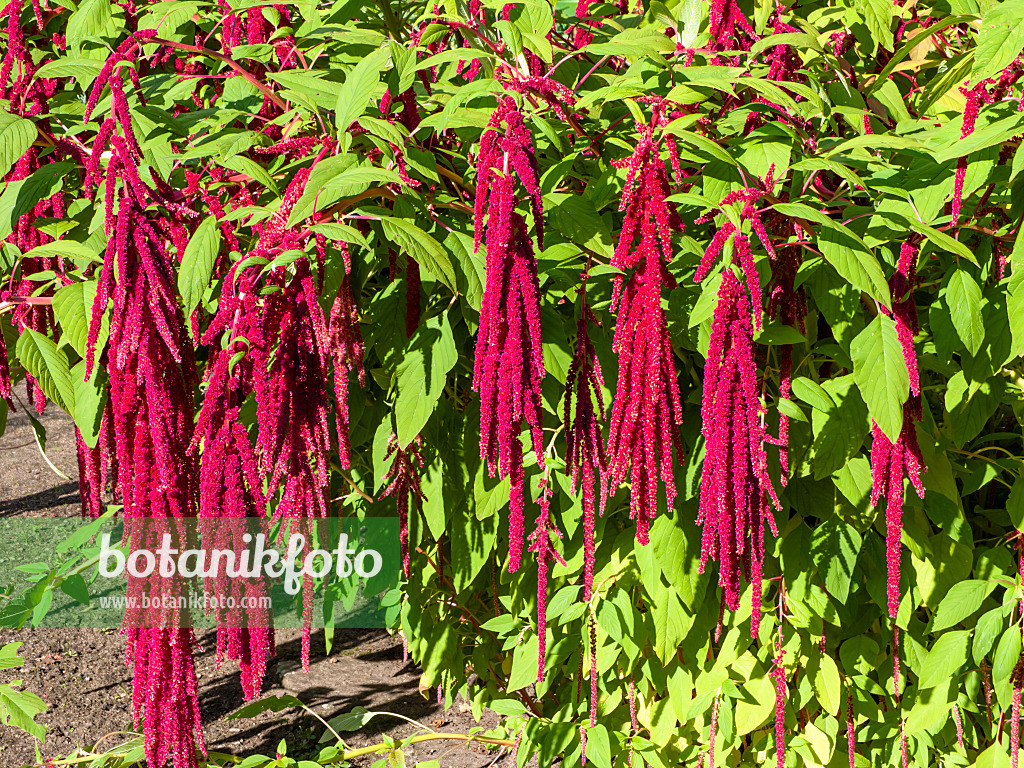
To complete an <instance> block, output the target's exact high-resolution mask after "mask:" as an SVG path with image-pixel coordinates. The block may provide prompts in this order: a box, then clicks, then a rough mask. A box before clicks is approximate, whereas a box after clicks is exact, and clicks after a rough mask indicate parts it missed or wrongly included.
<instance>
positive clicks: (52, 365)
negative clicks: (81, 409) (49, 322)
mask: <svg viewBox="0 0 1024 768" xmlns="http://www.w3.org/2000/svg"><path fill="white" fill-rule="evenodd" d="M17 355H18V359H19V360H20V361H21V364H22V365H24V366H25V370H27V371H28V372H29V373H31V374H32V376H34V377H35V380H36V381H37V382H39V386H40V387H41V388H42V390H43V394H45V395H46V397H47V398H48V399H50V400H52V401H53V402H55V403H56V404H57V405H58V406H59V407H60V408H62V409H63V410H64V411H65V412H66V413H68V414H72V415H73V414H74V412H75V410H74V409H75V387H74V384H73V383H72V381H71V371H70V368H69V366H68V358H67V355H65V354H64V352H63V351H61V350H60V349H58V348H57V345H56V344H55V343H54V342H53V340H52V339H50V338H49V337H47V336H44V335H43V334H41V333H39V332H38V331H34V330H32V329H31V328H26V329H25V330H24V331H22V334H21V336H20V337H19V338H18V347H17Z"/></svg>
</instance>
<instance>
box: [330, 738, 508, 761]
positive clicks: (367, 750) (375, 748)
mask: <svg viewBox="0 0 1024 768" xmlns="http://www.w3.org/2000/svg"><path fill="white" fill-rule="evenodd" d="M439 740H451V741H465V742H471V741H472V742H477V743H479V744H493V745H494V746H499V747H514V746H515V744H516V743H515V742H514V741H509V740H508V739H492V738H489V737H487V736H477V735H476V734H466V733H421V734H420V735H418V736H410V737H409V738H408V739H405V740H403V741H401V742H400V743H399V748H401V747H406V746H409V745H410V744H419V743H420V742H423V741H439ZM389 749H392V747H389V746H388V745H387V744H383V743H381V744H371V745H370V746H368V747H359V749H349V750H347V751H345V752H343V753H342V754H340V755H338V757H336V758H335V759H334V761H332V762H335V761H336V762H340V761H345V760H351V759H352V758H354V757H360V756H362V755H372V754H374V753H376V752H384V751H386V750H389Z"/></svg>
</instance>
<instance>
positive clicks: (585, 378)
mask: <svg viewBox="0 0 1024 768" xmlns="http://www.w3.org/2000/svg"><path fill="white" fill-rule="evenodd" d="M581 280H582V281H583V285H582V286H581V288H580V297H581V309H580V319H579V321H578V322H577V324H576V351H575V353H574V354H573V358H572V362H571V363H570V364H569V373H568V375H567V376H566V379H565V400H564V401H563V404H564V418H563V423H564V424H565V443H566V447H567V449H568V450H567V451H566V465H567V466H568V467H571V472H570V478H571V480H572V483H571V489H572V492H573V493H577V492H579V491H580V489H581V488H582V494H583V601H584V602H585V603H589V602H590V598H591V593H592V591H593V587H594V549H595V543H594V525H595V522H596V517H595V514H594V513H595V511H596V505H595V491H596V490H597V489H598V482H599V479H600V475H601V474H603V473H604V472H605V470H606V469H607V468H608V463H607V460H606V458H605V452H604V441H603V440H602V438H601V425H600V424H599V423H598V419H599V418H600V417H601V416H603V415H604V401H603V396H602V394H601V388H602V387H603V386H604V379H603V378H602V376H601V366H600V364H599V363H598V361H597V352H596V351H595V350H594V344H593V342H592V341H591V340H590V332H589V328H590V324H591V323H593V324H594V325H597V324H598V322H597V318H596V317H594V313H593V312H592V311H591V309H590V305H589V304H587V295H586V281H587V275H586V274H583V275H581ZM574 401H575V403H576V408H575V411H574V410H573V402H574ZM595 404H596V408H595Z"/></svg>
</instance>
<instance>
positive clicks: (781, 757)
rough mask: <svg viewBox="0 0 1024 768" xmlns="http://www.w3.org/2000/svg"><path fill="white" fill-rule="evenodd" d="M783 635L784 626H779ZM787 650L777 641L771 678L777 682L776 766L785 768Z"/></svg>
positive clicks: (780, 633)
mask: <svg viewBox="0 0 1024 768" xmlns="http://www.w3.org/2000/svg"><path fill="white" fill-rule="evenodd" d="M779 635H780V636H781V635H782V627H779ZM785 655H786V652H785V651H784V650H782V644H781V642H780V640H778V639H777V640H776V641H775V659H774V661H773V664H774V666H773V667H772V671H771V673H770V674H771V678H772V680H773V681H774V682H775V766H776V768H784V766H785V765H786V668H785V667H784V666H783V665H782V659H783V657H784V656H785Z"/></svg>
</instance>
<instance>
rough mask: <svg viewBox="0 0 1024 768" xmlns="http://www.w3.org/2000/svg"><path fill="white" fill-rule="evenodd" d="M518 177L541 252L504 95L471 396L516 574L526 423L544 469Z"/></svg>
mask: <svg viewBox="0 0 1024 768" xmlns="http://www.w3.org/2000/svg"><path fill="white" fill-rule="evenodd" d="M502 126H504V127H502ZM517 178H518V179H519V181H520V183H521V184H522V186H523V188H524V190H525V192H526V194H527V196H528V198H529V200H530V206H531V208H532V211H533V219H534V227H535V231H536V238H537V245H538V247H543V241H544V231H543V215H544V212H543V205H542V203H541V192H540V183H539V180H538V175H537V161H536V159H535V158H534V154H533V139H532V136H531V134H530V129H529V128H527V126H526V124H525V121H524V119H523V115H522V113H521V112H520V111H519V108H518V106H517V105H516V102H515V100H514V99H513V98H512V97H511V96H508V95H505V96H503V97H502V98H501V100H500V101H499V103H498V107H497V108H496V109H495V110H494V112H493V114H492V115H491V118H490V120H489V121H488V124H487V128H486V129H485V130H484V133H483V136H482V137H481V139H480V153H479V157H478V158H477V187H476V205H475V209H474V210H475V215H474V220H473V221H474V250H478V249H479V247H480V245H481V244H482V243H483V242H484V241H485V235H486V246H487V267H486V280H485V283H484V295H483V300H482V301H481V306H480V326H479V330H478V332H477V345H476V359H475V361H474V366H473V389H474V391H476V392H478V393H479V395H480V456H481V458H482V459H484V461H485V462H486V463H487V469H488V472H489V473H490V474H491V476H494V474H495V472H497V474H498V475H499V476H500V477H507V478H508V479H509V481H510V483H511V486H510V491H509V565H508V568H509V571H513V572H514V571H516V570H518V568H519V563H520V558H521V555H522V548H523V541H524V536H525V531H524V521H523V515H524V508H525V474H524V470H523V450H524V449H523V443H522V439H521V436H520V433H521V431H522V424H523V421H525V422H526V423H527V425H528V426H529V428H530V436H531V439H532V442H533V448H534V451H535V453H536V454H537V461H538V464H539V465H540V467H541V469H543V468H544V457H543V451H542V450H541V449H542V445H543V443H542V435H541V425H542V415H541V414H542V410H541V393H540V384H541V380H542V379H543V378H544V359H543V355H542V352H541V330H540V297H539V287H538V281H537V261H536V259H535V258H534V255H533V244H532V242H531V239H530V234H529V231H528V229H527V225H526V219H525V218H523V216H522V215H521V214H519V213H517V212H516V211H515V208H516V203H517V197H516V186H517V185H516V179H517ZM485 219H486V223H485Z"/></svg>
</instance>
